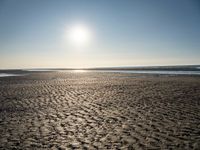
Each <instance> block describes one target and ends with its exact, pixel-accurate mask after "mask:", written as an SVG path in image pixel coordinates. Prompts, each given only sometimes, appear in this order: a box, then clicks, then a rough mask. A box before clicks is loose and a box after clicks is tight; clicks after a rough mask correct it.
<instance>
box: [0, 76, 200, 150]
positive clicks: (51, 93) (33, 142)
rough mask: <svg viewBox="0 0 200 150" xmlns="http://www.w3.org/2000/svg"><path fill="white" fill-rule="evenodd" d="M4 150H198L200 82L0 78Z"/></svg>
mask: <svg viewBox="0 0 200 150" xmlns="http://www.w3.org/2000/svg"><path fill="white" fill-rule="evenodd" d="M0 149H130V150H131V149H200V77H192V76H165V75H162V76H158V75H157V76H153V75H134V74H119V73H63V72H46V73H35V74H30V75H27V76H21V77H19V76H18V77H5V78H0Z"/></svg>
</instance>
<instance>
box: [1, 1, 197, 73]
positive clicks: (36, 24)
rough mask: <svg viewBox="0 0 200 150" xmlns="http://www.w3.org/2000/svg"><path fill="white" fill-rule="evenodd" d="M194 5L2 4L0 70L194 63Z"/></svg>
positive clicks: (76, 2) (105, 2)
mask: <svg viewBox="0 0 200 150" xmlns="http://www.w3.org/2000/svg"><path fill="white" fill-rule="evenodd" d="M199 27H200V2H199V1H198V0H191V1H187V0H169V1H164V0H159V1H158V0H153V1H151V2H150V1H147V0H134V1H133V0H125V1H122V0H110V1H106V0H102V1H94V0H85V1H82V0H66V1H64V0H58V1H56V0H43V1H40V0H34V1H31V0H2V1H0V69H24V68H94V67H126V66H127V67H131V66H168V65H172V66H173V65H199V64H200V59H199V58H200V50H199V47H200V30H199Z"/></svg>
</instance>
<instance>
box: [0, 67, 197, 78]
mask: <svg viewBox="0 0 200 150" xmlns="http://www.w3.org/2000/svg"><path fill="white" fill-rule="evenodd" d="M49 71H53V72H71V73H89V72H104V73H105V72H110V73H127V74H128V73H129V74H131V73H132V74H156V75H159V74H160V75H200V66H199V65H195V66H152V67H113V68H93V69H71V70H69V69H65V68H60V69H56V68H53V69H50V68H41V69H23V70H18V71H17V72H16V71H10V70H9V71H8V70H7V71H6V70H4V71H3V70H0V77H9V76H21V75H25V74H31V73H34V72H49Z"/></svg>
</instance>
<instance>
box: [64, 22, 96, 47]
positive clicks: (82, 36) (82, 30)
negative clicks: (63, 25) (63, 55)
mask: <svg viewBox="0 0 200 150" xmlns="http://www.w3.org/2000/svg"><path fill="white" fill-rule="evenodd" d="M91 36H92V35H91V31H90V29H89V28H88V27H87V26H85V25H80V24H78V25H74V26H72V27H70V28H69V29H68V32H67V37H68V41H69V43H70V44H71V45H73V46H77V47H83V46H87V45H88V44H89V43H90V42H91V38H92V37H91Z"/></svg>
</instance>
